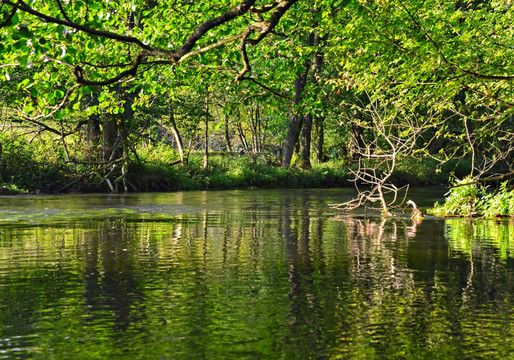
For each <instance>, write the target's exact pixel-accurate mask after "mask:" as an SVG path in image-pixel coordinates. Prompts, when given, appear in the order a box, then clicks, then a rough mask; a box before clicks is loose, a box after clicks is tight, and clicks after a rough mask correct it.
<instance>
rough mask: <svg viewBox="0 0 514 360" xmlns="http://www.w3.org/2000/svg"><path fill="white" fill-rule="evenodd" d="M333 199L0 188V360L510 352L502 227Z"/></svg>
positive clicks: (511, 234) (510, 288)
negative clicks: (386, 215) (390, 212)
mask: <svg viewBox="0 0 514 360" xmlns="http://www.w3.org/2000/svg"><path fill="white" fill-rule="evenodd" d="M443 192H444V191H437V190H434V189H428V190H426V189H425V190H424V191H420V190H418V191H413V192H411V198H413V199H414V200H415V201H416V202H418V203H420V204H426V205H428V204H430V203H432V202H433V201H434V200H437V199H435V198H434V197H435V196H437V197H440V196H441V194H442V193H443ZM349 196H351V191H349V190H340V189H332V190H282V191H281V190H244V191H219V192H183V193H182V192H178V193H169V194H133V195H66V196H16V197H0V359H19V358H31V359H309V358H312V359H363V358H365V359H446V358H450V359H451V358H454V359H514V355H513V354H514V225H513V223H512V222H511V221H508V220H507V221H501V222H494V221H493V222H490V221H474V222H472V221H469V220H462V219H449V220H440V219H433V218H425V219H424V220H423V221H417V222H415V221H412V220H411V219H409V218H408V217H398V218H394V219H381V218H380V217H378V216H376V215H373V214H370V213H368V214H366V213H354V214H343V213H342V212H340V211H336V210H331V209H330V208H329V207H328V206H327V204H330V203H338V202H341V201H343V200H345V199H347V198H348V197H349Z"/></svg>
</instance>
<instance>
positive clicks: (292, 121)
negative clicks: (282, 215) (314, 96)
mask: <svg viewBox="0 0 514 360" xmlns="http://www.w3.org/2000/svg"><path fill="white" fill-rule="evenodd" d="M310 64H311V61H310V59H307V60H305V64H304V66H303V69H302V68H300V69H298V71H297V72H296V80H295V82H294V87H295V97H294V101H293V109H292V110H291V114H290V116H289V128H288V129H287V135H286V140H285V141H284V145H283V146H282V166H283V167H286V168H288V167H289V166H291V159H292V158H293V152H294V147H295V144H296V141H297V139H298V123H299V120H300V111H299V109H298V105H299V104H300V100H301V98H302V92H303V90H304V89H305V84H306V82H307V74H308V73H309V70H310V67H311V66H310Z"/></svg>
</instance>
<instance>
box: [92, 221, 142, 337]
mask: <svg viewBox="0 0 514 360" xmlns="http://www.w3.org/2000/svg"><path fill="white" fill-rule="evenodd" d="M93 224H94V225H95V226H98V225H99V229H95V231H92V232H88V233H87V234H88V237H87V238H86V239H85V242H86V254H85V266H84V281H85V287H84V298H85V305H86V308H91V309H94V310H93V311H92V312H91V313H90V317H89V319H88V322H90V323H92V324H95V323H96V321H95V319H102V321H105V318H106V315H107V317H108V318H111V317H112V319H111V320H110V321H109V322H110V323H111V324H112V327H113V329H114V330H126V329H127V328H128V326H129V325H130V324H134V323H137V321H138V319H140V318H141V316H142V314H143V313H142V309H140V307H141V304H142V301H143V293H142V291H141V289H140V288H139V284H138V279H137V278H136V276H137V271H136V268H137V262H138V259H137V258H136V256H137V253H134V251H130V249H131V248H133V237H132V236H133V232H132V231H130V230H129V229H127V227H129V226H130V225H129V224H128V223H127V222H125V221H124V220H120V219H118V220H115V219H106V220H105V221H102V222H101V223H100V224H98V223H96V222H94V223H93ZM136 309H137V310H136Z"/></svg>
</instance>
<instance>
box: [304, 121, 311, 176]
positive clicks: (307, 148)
mask: <svg viewBox="0 0 514 360" xmlns="http://www.w3.org/2000/svg"><path fill="white" fill-rule="evenodd" d="M311 134H312V114H307V115H306V116H304V117H303V127H302V167H303V168H305V169H310V168H311V167H312V166H311Z"/></svg>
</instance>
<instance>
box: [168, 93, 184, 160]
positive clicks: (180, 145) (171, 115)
mask: <svg viewBox="0 0 514 360" xmlns="http://www.w3.org/2000/svg"><path fill="white" fill-rule="evenodd" d="M168 115H169V118H170V124H171V132H172V133H173V137H174V138H175V142H176V143H177V151H178V155H179V156H180V162H182V163H183V162H184V143H183V142H182V137H180V133H179V131H178V128H177V124H176V122H175V114H174V113H173V106H172V104H171V101H170V104H169V107H168Z"/></svg>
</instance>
